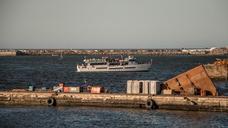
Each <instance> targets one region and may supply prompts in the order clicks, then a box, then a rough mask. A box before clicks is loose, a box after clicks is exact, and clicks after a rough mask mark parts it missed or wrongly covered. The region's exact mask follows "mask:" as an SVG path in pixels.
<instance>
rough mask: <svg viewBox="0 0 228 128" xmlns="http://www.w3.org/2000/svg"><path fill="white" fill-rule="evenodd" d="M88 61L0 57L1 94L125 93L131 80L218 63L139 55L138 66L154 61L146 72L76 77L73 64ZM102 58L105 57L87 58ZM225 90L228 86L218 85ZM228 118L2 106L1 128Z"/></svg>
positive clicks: (174, 123) (226, 118)
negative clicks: (88, 87)
mask: <svg viewBox="0 0 228 128" xmlns="http://www.w3.org/2000/svg"><path fill="white" fill-rule="evenodd" d="M83 57H84V56H80V55H77V56H64V58H63V59H59V57H50V56H37V57H34V56H17V57H0V89H12V88H27V84H28V83H29V82H30V83H32V84H33V85H34V86H36V87H43V86H46V87H52V86H53V85H55V84H56V83H58V82H65V83H66V84H68V85H76V84H81V83H83V82H84V81H85V80H86V81H87V83H91V84H100V85H103V86H104V87H105V88H108V89H109V90H111V91H112V92H125V86H126V81H127V80H129V79H155V80H157V79H158V80H166V79H168V78H171V77H173V76H175V75H177V74H179V73H181V72H184V71H185V70H187V69H190V68H192V67H194V66H197V65H199V64H207V63H212V62H213V61H214V60H215V58H225V57H226V56H216V57H200V56H195V57H193V56H177V57H154V56H136V57H137V58H138V59H139V60H140V61H142V62H146V61H150V59H153V66H152V69H151V70H150V71H148V72H109V73H77V72H76V71H75V70H76V69H75V65H76V64H78V63H81V62H82V59H83ZM89 57H101V56H87V58H89ZM215 83H216V86H217V87H218V88H221V89H227V88H228V87H227V85H226V81H215ZM227 122H228V114H227V113H217V112H186V111H164V110H156V111H148V110H142V109H122V108H121V109H120V108H94V107H31V106H30V107H19V106H17V107H3V106H1V107H0V128H3V127H18V128H22V127H44V128H48V127H67V128H73V127H86V128H87V127H113V128H114V127H180V128H182V127H193V128H196V127H199V128H202V127H213V128H222V127H224V128H225V127H227V126H228V123H227Z"/></svg>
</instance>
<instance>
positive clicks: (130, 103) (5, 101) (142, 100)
mask: <svg viewBox="0 0 228 128" xmlns="http://www.w3.org/2000/svg"><path fill="white" fill-rule="evenodd" d="M0 105H45V106H52V105H53V106H55V105H57V106H101V107H134V108H136V107H138V108H147V109H172V110H192V111H222V112H228V107H227V106H228V97H218V96H217V97H199V96H192V97H189V96H188V97H184V96H162V95H158V96H152V95H133V94H131V95H130V94H109V93H103V94H90V93H54V92H0Z"/></svg>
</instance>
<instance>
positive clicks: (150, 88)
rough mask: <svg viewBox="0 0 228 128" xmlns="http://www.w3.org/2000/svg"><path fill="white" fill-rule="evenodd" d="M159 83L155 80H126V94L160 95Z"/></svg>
mask: <svg viewBox="0 0 228 128" xmlns="http://www.w3.org/2000/svg"><path fill="white" fill-rule="evenodd" d="M160 84H161V82H160V81H157V80H128V81H127V94H151V95H157V94H160V91H161V87H160Z"/></svg>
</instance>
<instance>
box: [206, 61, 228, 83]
mask: <svg viewBox="0 0 228 128" xmlns="http://www.w3.org/2000/svg"><path fill="white" fill-rule="evenodd" d="M204 67H205V69H206V71H207V73H208V76H209V77H210V78H213V79H226V80H228V66H227V65H215V64H207V65H204Z"/></svg>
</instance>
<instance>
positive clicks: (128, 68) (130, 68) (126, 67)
mask: <svg viewBox="0 0 228 128" xmlns="http://www.w3.org/2000/svg"><path fill="white" fill-rule="evenodd" d="M131 68H136V67H125V69H131Z"/></svg>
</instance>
